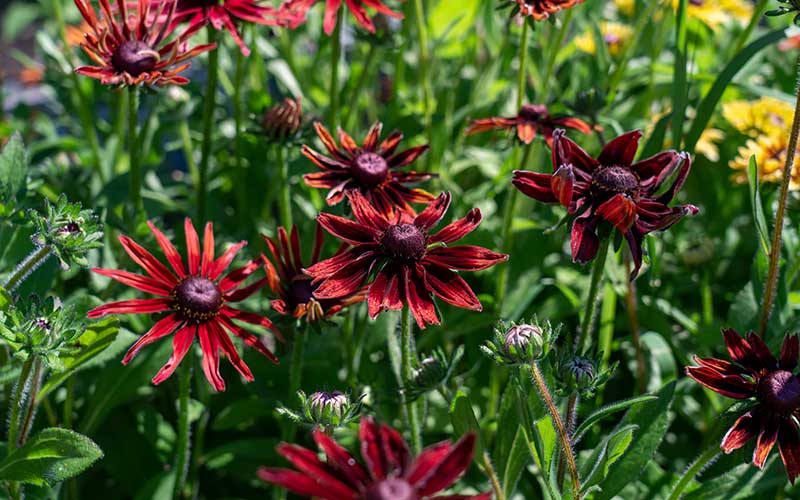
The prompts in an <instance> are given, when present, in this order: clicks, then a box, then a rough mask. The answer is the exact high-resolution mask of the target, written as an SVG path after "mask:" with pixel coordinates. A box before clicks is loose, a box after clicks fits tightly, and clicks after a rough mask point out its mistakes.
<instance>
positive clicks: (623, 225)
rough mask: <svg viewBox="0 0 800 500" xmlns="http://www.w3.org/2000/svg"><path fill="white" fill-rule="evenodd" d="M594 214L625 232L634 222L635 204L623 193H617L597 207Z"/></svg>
mask: <svg viewBox="0 0 800 500" xmlns="http://www.w3.org/2000/svg"><path fill="white" fill-rule="evenodd" d="M595 213H596V214H597V215H599V216H600V217H602V218H604V219H605V220H607V221H608V222H610V223H611V224H613V225H614V227H616V228H617V229H619V230H620V231H622V232H623V233H624V232H626V231H627V230H628V229H630V228H631V226H632V225H633V223H634V222H635V221H636V202H634V201H633V199H631V197H630V196H628V195H627V194H625V193H618V194H615V195H614V196H612V197H611V198H609V199H608V200H606V201H605V202H604V203H603V204H602V205H600V206H599V207H597V209H596V210H595Z"/></svg>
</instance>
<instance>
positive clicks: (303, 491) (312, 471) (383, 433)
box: [258, 417, 491, 500]
mask: <svg viewBox="0 0 800 500" xmlns="http://www.w3.org/2000/svg"><path fill="white" fill-rule="evenodd" d="M313 435H314V441H315V442H316V444H317V446H318V447H319V449H320V450H322V451H323V452H324V453H325V456H326V457H327V460H325V461H323V460H320V458H319V457H318V456H317V453H315V452H314V451H312V450H309V449H307V448H303V447H300V446H297V445H293V444H287V443H282V444H280V445H279V446H278V453H280V454H281V455H282V456H283V457H284V458H286V460H288V461H290V462H291V463H292V465H294V466H295V468H297V470H296V471H295V470H292V469H273V468H266V467H262V468H260V469H259V470H258V477H259V478H261V479H262V480H264V481H266V482H268V483H271V484H275V485H278V486H282V487H284V488H286V489H287V490H289V491H291V492H292V493H294V494H296V495H300V496H302V497H307V498H311V497H314V498H321V499H323V500H423V499H429V498H430V499H439V500H489V498H491V493H482V494H479V495H444V496H433V495H435V494H436V493H438V492H440V491H442V490H444V489H445V488H448V487H449V486H450V485H452V484H453V483H455V482H456V481H457V480H458V478H459V477H460V476H461V475H462V474H463V473H464V471H466V470H467V468H468V467H469V464H470V462H472V454H473V452H474V451H475V434H472V433H470V434H467V435H466V436H464V437H463V438H461V439H460V440H459V441H458V442H457V443H456V444H451V443H450V442H448V441H443V442H441V443H438V444H435V445H433V446H429V447H427V448H425V449H424V450H422V452H421V453H420V454H419V456H417V457H416V458H414V457H413V456H412V455H411V452H410V451H409V449H408V446H407V445H406V443H405V441H404V440H403V437H402V436H401V435H400V433H399V432H397V431H396V430H394V429H392V428H391V427H389V426H387V425H385V424H382V425H380V426H379V425H377V424H376V423H375V421H374V420H373V419H372V417H364V418H362V419H361V426H360V429H359V441H360V442H361V457H362V458H363V459H364V462H363V464H362V463H360V462H359V461H358V460H356V458H355V457H353V455H351V454H350V453H349V452H348V451H347V450H346V449H344V448H343V447H342V446H341V445H339V444H338V443H337V442H336V441H334V440H333V439H331V438H330V437H329V436H328V435H326V434H325V433H324V432H322V431H321V430H319V429H315V430H314V434H313Z"/></svg>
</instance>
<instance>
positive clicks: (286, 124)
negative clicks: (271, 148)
mask: <svg viewBox="0 0 800 500" xmlns="http://www.w3.org/2000/svg"><path fill="white" fill-rule="evenodd" d="M302 125H303V107H302V105H301V104H300V98H299V97H298V98H297V99H291V98H289V97H287V98H286V99H284V100H283V102H281V103H279V104H276V105H275V106H273V107H271V108H269V109H267V110H266V111H265V112H264V116H263V118H262V119H261V127H262V129H263V130H264V133H265V134H266V135H267V136H268V137H270V138H271V139H273V140H275V141H286V140H288V139H291V138H292V137H294V136H295V135H297V133H298V132H299V131H300V127H301V126H302Z"/></svg>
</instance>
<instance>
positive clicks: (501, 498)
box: [482, 451, 506, 500]
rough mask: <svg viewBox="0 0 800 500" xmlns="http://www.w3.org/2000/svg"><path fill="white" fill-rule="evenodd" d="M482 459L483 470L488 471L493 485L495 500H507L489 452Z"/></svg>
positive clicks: (485, 452) (487, 473)
mask: <svg viewBox="0 0 800 500" xmlns="http://www.w3.org/2000/svg"><path fill="white" fill-rule="evenodd" d="M482 458H483V468H484V470H485V471H486V475H487V476H489V481H490V482H491V483H492V489H493V490H494V498H495V500H506V494H505V492H504V491H503V487H502V486H500V480H499V479H498V477H497V471H495V469H494V465H493V464H492V459H491V457H489V452H488V451H484V452H483V457H482Z"/></svg>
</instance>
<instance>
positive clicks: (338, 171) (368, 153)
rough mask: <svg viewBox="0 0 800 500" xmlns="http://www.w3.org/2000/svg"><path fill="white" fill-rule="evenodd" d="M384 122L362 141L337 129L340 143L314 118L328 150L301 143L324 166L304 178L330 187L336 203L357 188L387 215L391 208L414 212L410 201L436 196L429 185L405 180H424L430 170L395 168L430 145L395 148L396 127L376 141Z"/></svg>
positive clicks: (331, 199) (425, 200)
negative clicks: (324, 152) (423, 186)
mask: <svg viewBox="0 0 800 500" xmlns="http://www.w3.org/2000/svg"><path fill="white" fill-rule="evenodd" d="M382 127H383V125H382V124H381V123H380V122H376V123H375V124H374V125H373V126H372V128H371V129H370V131H369V133H368V134H367V137H366V138H365V139H364V144H363V145H362V146H360V147H359V146H358V145H357V144H356V142H355V141H354V140H353V139H352V138H351V137H350V136H349V135H347V133H346V132H344V131H343V130H341V129H339V144H340V146H341V147H340V146H337V145H336V142H335V141H334V140H333V136H331V134H330V132H328V129H326V128H325V127H324V126H323V125H322V124H321V123H319V122H315V123H314V128H315V129H316V130H317V135H319V138H320V140H321V141H322V144H323V145H325V148H326V149H327V150H328V152H329V153H330V155H331V156H324V155H321V154H319V153H317V152H316V151H314V150H313V149H311V148H310V147H308V146H306V145H303V154H304V155H305V156H306V158H308V159H309V160H311V161H313V162H314V163H315V164H316V165H317V166H318V167H319V168H321V169H323V172H316V173H313V174H306V175H305V176H303V179H304V180H305V181H306V184H308V185H309V186H311V187H315V188H326V189H330V191H328V195H327V196H326V197H325V199H326V200H327V202H328V205H335V204H337V203H339V202H340V201H342V200H343V199H344V196H345V194H347V193H350V192H353V191H360V192H361V193H363V194H364V195H365V196H366V197H367V199H369V201H370V202H371V203H372V204H373V205H374V206H375V207H376V208H377V209H378V210H379V211H381V212H382V213H384V214H386V215H387V216H389V217H391V216H392V214H393V212H394V210H395V209H400V210H401V211H403V212H405V213H408V214H410V215H412V216H413V215H414V214H415V212H414V209H413V208H411V205H409V203H428V202H430V201H431V200H433V198H434V197H433V195H432V194H430V193H428V192H427V191H423V190H422V189H412V188H409V187H408V186H407V185H408V184H411V183H415V182H422V181H427V180H428V179H430V178H431V177H432V176H433V175H432V174H428V173H424V172H419V173H418V172H413V171H410V172H398V171H397V169H399V168H402V167H405V166H406V165H409V164H410V163H412V162H413V161H414V160H416V159H417V158H418V157H419V156H420V155H421V154H422V153H424V152H425V151H427V150H428V145H427V144H426V145H424V146H417V147H415V148H411V149H406V150H405V151H401V152H399V153H395V149H397V146H398V144H400V141H401V140H402V139H403V134H401V133H400V132H399V131H397V130H395V131H394V132H392V133H391V134H389V136H388V137H387V138H386V139H384V140H383V142H381V143H380V144H379V143H378V139H379V138H380V135H381V128H382Z"/></svg>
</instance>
